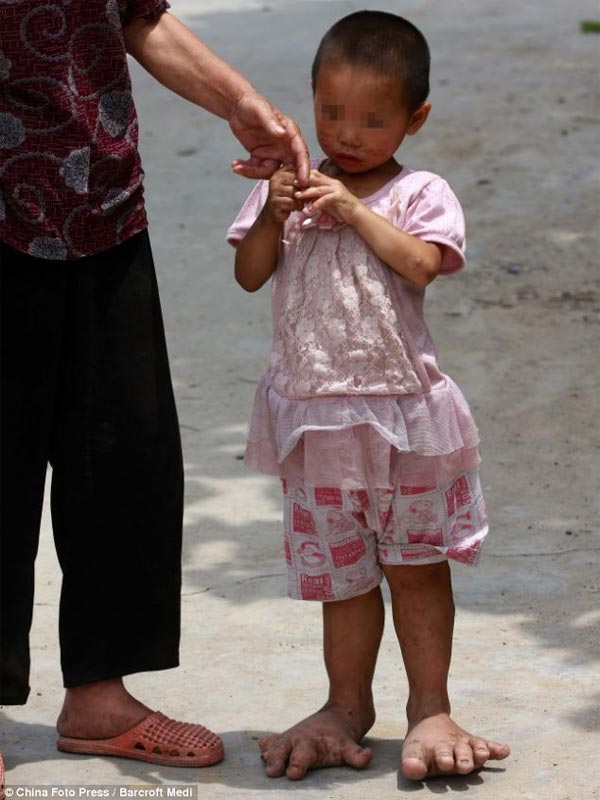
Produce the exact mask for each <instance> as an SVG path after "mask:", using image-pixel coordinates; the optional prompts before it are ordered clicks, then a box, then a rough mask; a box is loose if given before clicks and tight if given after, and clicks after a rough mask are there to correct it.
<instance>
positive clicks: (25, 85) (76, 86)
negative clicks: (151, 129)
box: [0, 0, 169, 260]
mask: <svg viewBox="0 0 600 800" xmlns="http://www.w3.org/2000/svg"><path fill="white" fill-rule="evenodd" d="M168 7H169V4H168V3H167V2H166V0H76V2H64V1H63V0H60V1H59V0H47V2H43V3H40V2H39V1H38V0H9V1H8V3H7V2H0V241H3V242H6V243H7V244H9V245H11V246H12V247H15V248H16V249H18V250H21V251H23V252H25V253H30V254H31V255H34V256H37V257H40V258H49V259H59V260H66V259H76V258H80V257H81V256H85V255H90V254H92V253H97V252H99V251H100V250H106V249H108V248H110V247H113V246H114V245H115V244H117V243H118V242H121V241H123V240H124V239H127V238H129V237H130V236H132V235H133V234H134V233H137V232H138V231H140V230H143V229H144V228H145V227H146V224H147V221H146V213H145V210H144V198H143V186H142V181H143V177H144V173H143V172H142V167H141V163H140V157H139V153H138V146H137V143H138V132H137V116H136V112H135V107H134V104H133V99H132V96H131V81H130V78H129V70H128V66H127V56H126V52H125V43H124V40H123V27H124V26H126V25H128V24H129V23H130V22H132V21H133V20H134V19H136V18H138V17H148V18H156V17H158V16H159V15H160V14H162V12H163V11H165V10H166V9H167V8H168Z"/></svg>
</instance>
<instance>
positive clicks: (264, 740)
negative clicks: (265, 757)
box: [258, 736, 275, 753]
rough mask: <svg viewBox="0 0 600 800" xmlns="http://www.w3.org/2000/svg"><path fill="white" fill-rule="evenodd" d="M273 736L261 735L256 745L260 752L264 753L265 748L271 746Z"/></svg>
mask: <svg viewBox="0 0 600 800" xmlns="http://www.w3.org/2000/svg"><path fill="white" fill-rule="evenodd" d="M274 739H275V736H261V738H260V739H259V740H258V746H259V748H260V752H261V753H264V752H265V750H268V749H269V747H271V745H272V743H273V740H274Z"/></svg>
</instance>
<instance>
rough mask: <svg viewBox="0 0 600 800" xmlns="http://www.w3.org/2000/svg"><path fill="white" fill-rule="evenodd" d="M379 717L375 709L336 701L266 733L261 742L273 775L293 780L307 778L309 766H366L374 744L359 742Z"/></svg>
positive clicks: (269, 770) (265, 759) (360, 767)
mask: <svg viewBox="0 0 600 800" xmlns="http://www.w3.org/2000/svg"><path fill="white" fill-rule="evenodd" d="M374 721H375V713H374V711H373V710H372V707H371V709H370V710H365V711H364V712H363V713H360V712H359V713H356V712H353V711H351V710H350V711H349V710H347V709H346V708H342V707H340V706H336V705H334V704H333V703H328V704H326V705H325V706H324V707H323V708H322V709H321V710H320V711H317V713H316V714H313V715H312V716H310V717H307V718H306V719H303V720H302V721H301V722H299V723H298V724H297V725H294V726H293V727H292V728H290V729H289V730H287V731H285V732H284V733H280V734H274V735H273V736H265V737H263V738H262V739H261V740H260V742H259V745H260V750H261V758H262V760H263V761H264V762H265V764H266V772H267V775H268V776H269V777H270V778H278V777H280V776H281V775H284V774H285V775H287V777H288V778H290V779H291V780H293V781H297V780H301V779H302V778H304V776H305V775H306V773H307V772H308V770H309V769H318V768H319V767H335V766H341V765H342V764H348V765H350V766H351V767H356V768H357V769H362V768H363V767H366V766H367V765H368V764H369V762H370V761H371V758H372V756H373V754H372V752H371V748H370V747H361V746H360V744H359V742H360V741H361V739H362V738H363V736H364V735H365V734H366V733H367V731H368V730H369V728H370V727H371V726H372V725H373V722H374Z"/></svg>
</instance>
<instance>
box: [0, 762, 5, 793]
mask: <svg viewBox="0 0 600 800" xmlns="http://www.w3.org/2000/svg"><path fill="white" fill-rule="evenodd" d="M5 797H6V795H5V794H4V759H3V758H2V750H0V800H4V798H5Z"/></svg>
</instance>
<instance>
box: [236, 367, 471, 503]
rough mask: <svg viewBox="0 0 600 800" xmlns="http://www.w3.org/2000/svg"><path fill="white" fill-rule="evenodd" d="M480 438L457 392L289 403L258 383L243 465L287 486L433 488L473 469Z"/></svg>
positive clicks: (445, 383)
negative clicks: (401, 486) (279, 477)
mask: <svg viewBox="0 0 600 800" xmlns="http://www.w3.org/2000/svg"><path fill="white" fill-rule="evenodd" d="M478 444H479V437H478V433H477V428H476V426H475V423H474V421H473V418H472V416H471V412H470V410H469V406H468V404H467V402H466V400H465V399H464V397H463V395H462V392H461V391H460V389H459V388H458V386H457V385H456V384H455V383H454V381H452V380H451V379H450V378H449V377H448V376H444V377H443V380H441V381H440V382H439V383H438V384H437V385H436V386H435V387H434V388H433V389H432V390H431V391H429V392H423V393H415V394H408V395H390V396H380V395H377V396H376V395H362V396H361V395H354V396H333V397H314V398H309V399H304V400H291V399H288V398H286V397H283V396H282V395H280V394H279V393H277V392H276V391H275V390H274V389H273V388H272V387H271V386H270V385H269V380H268V374H267V375H264V376H263V378H262V379H261V381H260V383H259V385H258V388H257V392H256V397H255V401H254V409H253V413H252V419H251V423H250V426H249V430H248V434H247V448H246V456H245V463H246V464H247V465H248V466H249V467H251V468H253V469H257V470H259V471H260V472H264V473H267V474H271V475H280V476H281V477H282V478H284V479H285V480H286V481H287V483H288V484H289V485H290V486H301V485H313V486H337V487H339V488H361V487H364V486H371V487H380V488H385V487H390V488H391V487H394V486H397V485H398V483H401V484H402V485H406V486H414V487H432V486H439V485H441V484H442V483H445V482H447V481H448V480H452V479H453V478H454V477H455V476H456V475H459V474H461V473H462V472H466V471H470V470H473V469H476V468H477V466H478V464H479V452H478V449H477V445H478Z"/></svg>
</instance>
